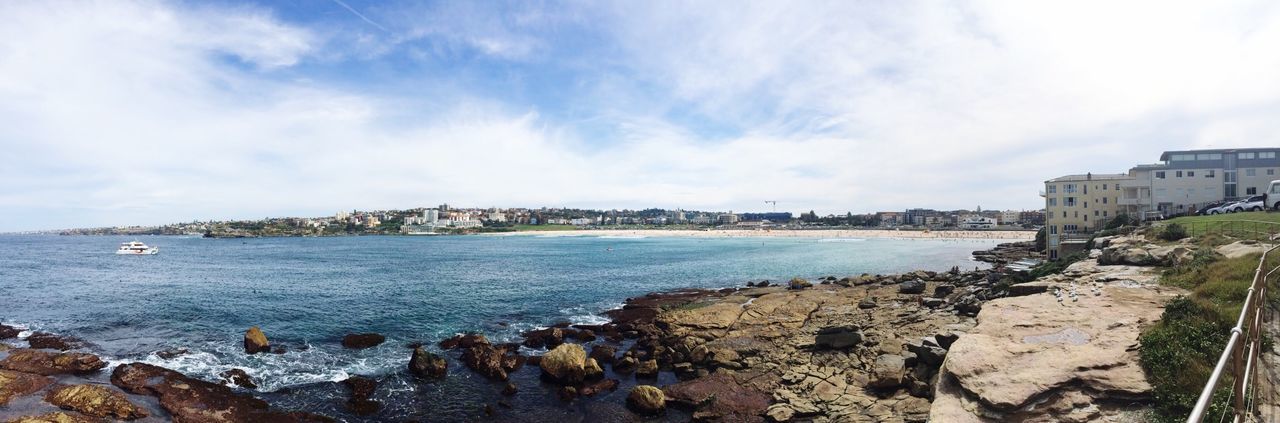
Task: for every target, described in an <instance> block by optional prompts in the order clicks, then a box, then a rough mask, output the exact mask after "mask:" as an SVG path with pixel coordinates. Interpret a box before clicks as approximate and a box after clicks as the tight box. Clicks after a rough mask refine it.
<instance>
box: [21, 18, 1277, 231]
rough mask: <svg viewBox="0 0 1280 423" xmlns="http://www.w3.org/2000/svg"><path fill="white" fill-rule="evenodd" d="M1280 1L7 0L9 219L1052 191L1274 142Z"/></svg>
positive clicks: (819, 207)
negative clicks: (1185, 154) (1075, 176)
mask: <svg viewBox="0 0 1280 423" xmlns="http://www.w3.org/2000/svg"><path fill="white" fill-rule="evenodd" d="M1277 46H1280V2H1274V1H1244V2H1234V1H1232V2H1204V1H1187V2H1183V1H1152V2H1143V1H1133V2H1106V1H1063V2H1050V1H1037V2H1020V1H993V2H986V1H965V2H945V1H921V2H913V1H901V2H898V1H894V2H871V1H832V2H821V1H795V2H782V1H772V2H754V1H734V2H717V1H694V2H688V1H682V2H667V1H644V2H636V1H617V2H612V1H591V2H586V1H582V2H579V1H564V2H542V1H512V2H467V1H447V2H396V1H359V0H341V1H338V0H293V1H279V2H241V1H215V2H207V1H199V2H197V1H190V2H187V1H160V0H155V1H146V0H143V1H129V0H118V1H84V2H72V1H24V0H17V1H4V2H0V152H2V153H0V231H23V230H37V229H55V228H70V227H96V226H116V225H150V224H163V223H171V222H186V221H192V220H209V219H219V220H220V219H246V218H248V219H252V218H262V217H269V216H272V217H274V216H322V215H332V214H334V213H335V212H337V211H340V210H351V209H361V210H371V209H391V208H413V207H423V206H433V205H436V204H440V203H445V202H447V203H449V204H451V205H455V206H475V207H542V206H547V207H583V208H604V209H613V208H618V209H621V208H648V207H659V208H669V209H675V208H683V209H698V210H733V211H738V212H744V211H769V210H772V208H773V206H772V205H768V204H765V201H777V202H778V203H777V208H778V210H779V211H792V212H797V213H798V212H805V211H808V210H816V211H817V212H818V213H820V214H826V213H839V214H843V213H844V212H854V213H865V212H874V211H884V210H902V209H905V208H912V207H926V208H937V209H955V208H968V209H971V208H973V207H977V206H981V207H982V208H984V209H1038V208H1042V207H1043V200H1042V199H1041V198H1040V197H1039V196H1038V194H1037V193H1038V191H1039V190H1040V189H1042V187H1043V181H1044V180H1046V179H1049V178H1053V177H1057V176H1061V175H1064V174H1071V173H1083V172H1095V173H1103V172H1107V173H1112V172H1125V171H1126V170H1127V169H1128V168H1129V167H1131V166H1133V165H1135V164H1139V163H1152V162H1155V161H1157V160H1158V158H1159V155H1160V153H1161V152H1162V151H1165V150H1176V149H1193V148H1231V147H1261V146H1276V145H1280V48H1278V47H1277Z"/></svg>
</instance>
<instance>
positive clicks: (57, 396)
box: [44, 385, 148, 420]
mask: <svg viewBox="0 0 1280 423" xmlns="http://www.w3.org/2000/svg"><path fill="white" fill-rule="evenodd" d="M44 400H45V401H46V402H48V403H50V404H53V405H56V406H58V407H61V408H62V409H64V410H75V411H78V412H80V413H83V414H86V415H90V416H94V417H113V418H117V419H121V420H134V419H140V418H143V417H147V416H148V413H147V410H145V409H143V408H142V407H138V406H137V405H134V404H133V403H132V402H129V400H128V399H127V398H125V396H124V394H121V393H119V392H116V391H113V390H111V389H107V388H106V387H103V386H99V385H64V386H60V387H57V388H54V389H53V390H51V391H49V393H48V394H46V395H45V397H44Z"/></svg>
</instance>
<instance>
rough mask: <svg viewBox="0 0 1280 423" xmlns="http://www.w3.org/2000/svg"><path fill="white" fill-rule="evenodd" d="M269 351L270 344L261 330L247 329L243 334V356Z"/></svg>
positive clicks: (255, 328)
mask: <svg viewBox="0 0 1280 423" xmlns="http://www.w3.org/2000/svg"><path fill="white" fill-rule="evenodd" d="M269 351H271V343H270V342H268V341H267V335H266V334H265V333H262V329H259V328H258V327H257V326H254V327H251V328H249V330H248V331H245V333H244V352H245V354H257V353H261V352H269Z"/></svg>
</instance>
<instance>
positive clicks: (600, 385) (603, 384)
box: [578, 379, 618, 397]
mask: <svg viewBox="0 0 1280 423" xmlns="http://www.w3.org/2000/svg"><path fill="white" fill-rule="evenodd" d="M615 389H618V380H617V379H603V380H599V381H596V382H592V383H588V384H586V385H583V387H582V389H579V390H578V393H579V394H581V395H582V396H584V397H591V396H595V395H596V394H599V393H601V392H605V391H613V390H615Z"/></svg>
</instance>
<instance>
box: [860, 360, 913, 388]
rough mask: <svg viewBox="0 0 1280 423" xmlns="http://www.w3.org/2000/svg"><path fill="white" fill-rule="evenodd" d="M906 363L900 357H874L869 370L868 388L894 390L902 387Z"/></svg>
mask: <svg viewBox="0 0 1280 423" xmlns="http://www.w3.org/2000/svg"><path fill="white" fill-rule="evenodd" d="M906 373H907V365H906V361H905V360H904V359H903V358H902V356H900V355H893V354H884V355H881V356H879V357H876V361H875V364H874V365H873V366H872V368H871V381H870V384H869V386H870V387H871V388H877V389H887V388H896V387H899V386H902V383H903V381H904V380H905V378H906Z"/></svg>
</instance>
